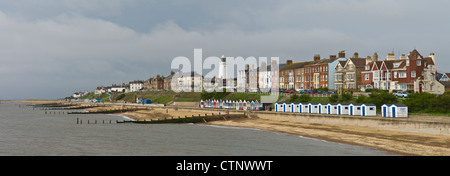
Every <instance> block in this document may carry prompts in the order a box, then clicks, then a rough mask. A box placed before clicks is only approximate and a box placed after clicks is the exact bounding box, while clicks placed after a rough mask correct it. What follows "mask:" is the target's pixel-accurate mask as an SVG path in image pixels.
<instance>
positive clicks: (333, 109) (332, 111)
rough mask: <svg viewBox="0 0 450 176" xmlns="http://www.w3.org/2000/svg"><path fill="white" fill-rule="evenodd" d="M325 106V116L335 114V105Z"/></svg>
mask: <svg viewBox="0 0 450 176" xmlns="http://www.w3.org/2000/svg"><path fill="white" fill-rule="evenodd" d="M327 106H328V109H327V114H337V104H335V103H328V104H327Z"/></svg>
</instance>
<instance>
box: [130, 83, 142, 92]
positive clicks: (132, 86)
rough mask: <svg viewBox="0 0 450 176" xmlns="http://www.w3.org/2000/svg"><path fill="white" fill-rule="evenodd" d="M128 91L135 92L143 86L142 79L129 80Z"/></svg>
mask: <svg viewBox="0 0 450 176" xmlns="http://www.w3.org/2000/svg"><path fill="white" fill-rule="evenodd" d="M129 85H130V92H137V91H139V90H142V89H143V88H144V81H140V80H134V81H131V82H130V84H129Z"/></svg>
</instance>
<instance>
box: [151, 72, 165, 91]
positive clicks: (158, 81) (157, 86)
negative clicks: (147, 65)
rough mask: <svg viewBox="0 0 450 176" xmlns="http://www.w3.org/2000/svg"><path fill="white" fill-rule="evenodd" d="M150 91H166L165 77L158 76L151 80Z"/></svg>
mask: <svg viewBox="0 0 450 176" xmlns="http://www.w3.org/2000/svg"><path fill="white" fill-rule="evenodd" d="M150 83H151V84H150V86H151V88H150V90H162V89H164V76H160V75H156V77H154V78H150Z"/></svg>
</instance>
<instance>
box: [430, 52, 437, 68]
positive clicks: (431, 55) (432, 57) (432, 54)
mask: <svg viewBox="0 0 450 176" xmlns="http://www.w3.org/2000/svg"><path fill="white" fill-rule="evenodd" d="M430 57H431V60H433V64H434V65H436V61H435V60H434V59H435V58H434V53H430Z"/></svg>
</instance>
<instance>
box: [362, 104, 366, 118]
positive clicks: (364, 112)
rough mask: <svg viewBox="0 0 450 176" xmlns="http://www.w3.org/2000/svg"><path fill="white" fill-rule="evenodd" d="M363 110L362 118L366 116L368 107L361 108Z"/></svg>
mask: <svg viewBox="0 0 450 176" xmlns="http://www.w3.org/2000/svg"><path fill="white" fill-rule="evenodd" d="M361 108H362V109H361V110H362V116H366V107H365V106H364V107H361Z"/></svg>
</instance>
